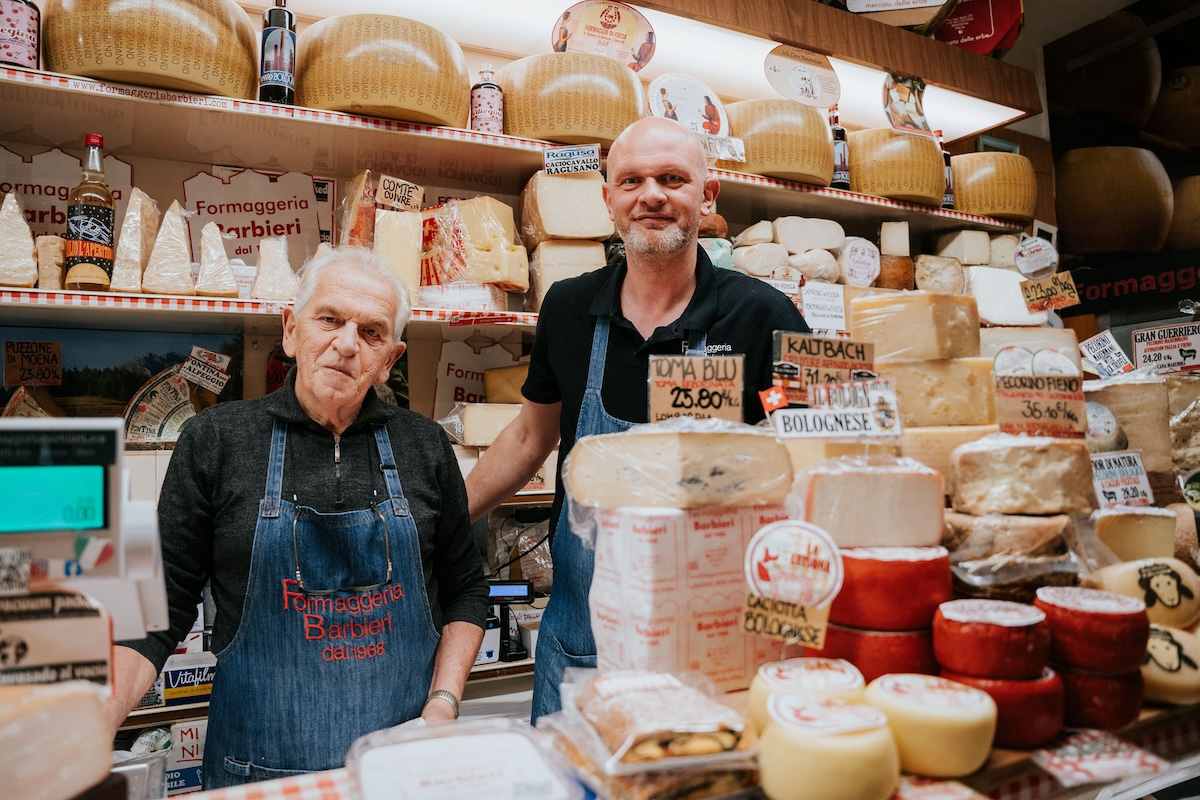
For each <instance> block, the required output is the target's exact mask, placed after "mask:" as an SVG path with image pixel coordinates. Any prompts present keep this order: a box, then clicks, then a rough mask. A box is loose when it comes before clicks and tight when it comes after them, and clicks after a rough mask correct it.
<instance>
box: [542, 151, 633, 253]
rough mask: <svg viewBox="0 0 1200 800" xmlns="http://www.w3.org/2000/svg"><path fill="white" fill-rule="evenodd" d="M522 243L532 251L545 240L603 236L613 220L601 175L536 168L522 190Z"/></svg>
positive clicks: (610, 234) (611, 226)
mask: <svg viewBox="0 0 1200 800" xmlns="http://www.w3.org/2000/svg"><path fill="white" fill-rule="evenodd" d="M520 207H521V231H520V233H521V243H522V244H524V245H525V249H526V250H528V251H530V252H532V251H533V250H534V249H535V248H536V247H537V246H538V245H539V244H541V243H542V242H544V241H546V240H547V239H606V238H608V237H609V236H612V235H613V222H612V220H611V219H610V218H609V216H608V209H607V207H606V206H605V204H604V177H603V176H602V175H601V174H600V173H599V172H598V171H595V170H590V171H588V172H571V173H567V174H565V175H547V174H546V171H545V170H540V169H539V170H538V171H537V172H535V173H534V174H533V177H532V178H530V179H529V182H528V183H527V184H525V188H524V189H523V190H522V191H521V197H520Z"/></svg>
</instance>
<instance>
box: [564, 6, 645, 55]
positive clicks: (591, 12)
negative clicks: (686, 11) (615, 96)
mask: <svg viewBox="0 0 1200 800" xmlns="http://www.w3.org/2000/svg"><path fill="white" fill-rule="evenodd" d="M550 46H551V47H552V48H553V49H554V52H556V53H591V54H592V55H597V56H604V57H606V58H611V59H613V60H615V61H619V62H621V63H622V64H625V65H626V66H628V67H629V68H630V69H631V70H633V71H634V72H639V71H641V70H642V69H644V68H645V66H646V65H647V64H649V63H650V59H652V58H653V57H654V50H655V48H656V47H657V42H656V40H655V36H654V28H653V27H652V26H651V25H650V23H649V22H648V21H647V20H646V18H645V17H644V16H642V14H641V12H640V11H638V10H637V9H635V8H633V7H632V6H627V5H625V4H624V3H614V2H607V0H584V2H582V3H576V4H575V5H573V6H571V7H570V8H568V9H567V10H566V11H564V12H563V13H562V15H561V16H559V18H558V20H557V21H556V22H555V23H554V29H553V30H552V31H551V32H550Z"/></svg>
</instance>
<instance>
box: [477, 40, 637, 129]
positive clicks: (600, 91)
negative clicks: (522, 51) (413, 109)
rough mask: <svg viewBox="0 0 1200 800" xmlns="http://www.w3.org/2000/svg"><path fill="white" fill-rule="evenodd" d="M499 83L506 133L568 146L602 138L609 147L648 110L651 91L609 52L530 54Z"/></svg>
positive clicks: (505, 70)
mask: <svg viewBox="0 0 1200 800" xmlns="http://www.w3.org/2000/svg"><path fill="white" fill-rule="evenodd" d="M496 83H497V85H499V86H500V89H501V90H502V91H503V92H504V132H505V133H506V134H508V135H509V136H524V137H526V138H529V139H548V140H550V141H552V142H565V143H567V144H589V143H591V142H599V143H600V146H601V147H604V148H608V147H609V146H611V145H612V143H613V140H614V139H616V138H617V136H619V135H620V133H621V131H623V130H625V128H626V127H628V126H629V125H630V124H631V123H633V122H636V121H637V120H639V119H641V118H642V117H643V116H645V113H646V111H645V109H646V93H645V90H643V88H642V82H641V81H640V80H638V77H637V73H635V72H634V71H633V70H631V69H629V67H627V66H625V65H624V64H622V63H620V62H618V61H615V60H613V59H611V58H608V57H606V56H600V55H592V54H591V53H542V54H539V55H535V56H527V57H525V58H520V59H517V60H516V61H513V62H512V63H510V64H506V65H505V66H503V67H501V68H500V70H499V71H497V73H496ZM463 97H464V98H466V97H467V93H466V91H465V89H464V91H463Z"/></svg>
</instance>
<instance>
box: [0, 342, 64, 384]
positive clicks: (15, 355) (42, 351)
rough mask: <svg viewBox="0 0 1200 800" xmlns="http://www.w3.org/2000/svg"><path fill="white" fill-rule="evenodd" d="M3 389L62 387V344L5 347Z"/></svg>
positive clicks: (49, 343)
mask: <svg viewBox="0 0 1200 800" xmlns="http://www.w3.org/2000/svg"><path fill="white" fill-rule="evenodd" d="M4 385H5V386H62V342H12V341H6V342H5V343H4Z"/></svg>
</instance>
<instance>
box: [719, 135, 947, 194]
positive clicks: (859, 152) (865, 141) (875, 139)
mask: <svg viewBox="0 0 1200 800" xmlns="http://www.w3.org/2000/svg"><path fill="white" fill-rule="evenodd" d="M734 133H735V134H737V131H736V130H735V131H734ZM945 188H946V163H945V161H943V160H942V151H941V149H940V148H939V147H938V145H937V142H935V141H934V140H933V139H930V138H929V137H928V136H912V135H908V134H903V133H896V132H895V131H893V130H892V129H891V128H871V129H869V130H864V131H852V132H851V133H850V191H852V192H859V193H861V194H873V195H876V196H878V197H888V198H891V199H892V200H906V201H908V202H911V203H920V204H922V205H927V206H940V205H941V204H942V193H943V191H944V190H945Z"/></svg>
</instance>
